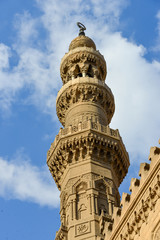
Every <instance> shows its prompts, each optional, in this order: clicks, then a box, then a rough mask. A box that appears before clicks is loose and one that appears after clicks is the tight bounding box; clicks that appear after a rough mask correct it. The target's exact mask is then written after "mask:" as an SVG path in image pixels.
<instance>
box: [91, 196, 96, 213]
mask: <svg viewBox="0 0 160 240" xmlns="http://www.w3.org/2000/svg"><path fill="white" fill-rule="evenodd" d="M91 199H92V214H94V213H95V204H94V194H92V195H91Z"/></svg>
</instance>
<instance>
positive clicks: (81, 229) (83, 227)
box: [75, 222, 91, 236]
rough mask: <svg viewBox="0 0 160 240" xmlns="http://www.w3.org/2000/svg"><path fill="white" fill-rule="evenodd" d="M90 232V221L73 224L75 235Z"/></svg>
mask: <svg viewBox="0 0 160 240" xmlns="http://www.w3.org/2000/svg"><path fill="white" fill-rule="evenodd" d="M90 232H91V225H90V222H84V223H81V224H77V225H76V226H75V235H76V236H79V235H82V234H86V233H90Z"/></svg>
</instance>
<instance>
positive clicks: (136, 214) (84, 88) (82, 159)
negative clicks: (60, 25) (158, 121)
mask: <svg viewBox="0 0 160 240" xmlns="http://www.w3.org/2000/svg"><path fill="white" fill-rule="evenodd" d="M60 71H61V78H62V81H63V86H62V88H61V90H60V91H59V93H58V96H57V101H56V107H57V115H58V118H59V120H60V122H61V123H62V125H63V126H64V128H61V129H60V131H59V133H58V135H57V136H56V138H55V140H54V142H53V143H52V144H51V147H50V149H49V151H48V154H47V164H48V167H49V170H50V172H51V174H52V176H53V178H54V180H55V182H56V184H57V187H58V188H59V190H60V191H61V194H60V218H61V227H60V229H59V231H58V232H57V233H56V238H55V239H56V240H62V239H64V240H74V239H77V240H84V239H90V240H105V239H106V240H108V239H110V240H111V239H112V240H113V239H114V240H132V239H135V240H136V239H137V240H139V239H156V240H158V239H160V238H159V232H160V223H159V221H160V217H159V210H160V208H159V205H160V200H159V196H160V190H159V189H160V179H159V168H160V166H159V164H160V162H159V160H155V159H160V154H159V152H160V150H159V149H158V148H155V149H152V151H151V154H150V158H151V164H145V163H144V164H141V167H140V176H141V179H140V180H139V179H132V181H131V187H130V190H131V191H132V194H131V195H129V194H125V193H124V194H123V196H122V200H121V203H120V195H119V192H118V187H119V185H120V183H121V182H122V181H123V179H124V177H125V176H126V174H127V171H128V167H129V157H128V153H127V151H126V149H125V146H124V144H123V142H122V139H121V137H120V134H119V131H118V130H113V129H111V128H110V127H109V123H110V121H111V119H112V116H113V114H114V110H115V105H114V96H113V94H112V92H111V90H110V88H109V87H108V86H107V85H106V84H105V82H104V81H105V78H106V74H107V70H106V62H105V60H104V57H103V56H102V55H101V54H100V53H99V51H97V50H96V46H95V43H94V42H93V41H92V40H91V39H90V38H88V37H86V36H85V35H81V36H78V37H77V38H75V39H74V40H73V41H72V42H71V44H70V46H69V52H68V53H67V54H65V56H64V57H63V59H62V62H61V67H60ZM157 156H158V157H157ZM157 209H158V212H157ZM153 218H154V221H155V225H154V226H153V228H152V226H150V229H151V228H152V229H151V231H150V233H149V234H150V235H147V236H149V238H142V237H141V236H142V235H143V232H145V230H144V229H145V227H146V226H147V224H149V222H150V219H153ZM157 219H158V221H157Z"/></svg>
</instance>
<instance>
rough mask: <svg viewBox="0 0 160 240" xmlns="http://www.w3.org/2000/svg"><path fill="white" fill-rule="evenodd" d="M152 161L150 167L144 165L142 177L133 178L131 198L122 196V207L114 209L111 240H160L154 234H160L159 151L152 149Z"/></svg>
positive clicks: (127, 195) (124, 194) (141, 167)
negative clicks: (157, 232)
mask: <svg viewBox="0 0 160 240" xmlns="http://www.w3.org/2000/svg"><path fill="white" fill-rule="evenodd" d="M149 159H150V160H151V163H150V164H148V163H141V166H140V171H139V175H140V177H141V178H140V179H136V178H132V180H131V185H130V191H131V195H129V194H127V193H123V195H122V200H121V206H122V208H117V207H114V214H113V219H114V224H113V230H112V233H110V236H109V240H126V239H130V240H134V239H136V240H141V239H144V240H154V239H156V240H157V239H159V238H154V235H155V236H157V237H160V235H157V234H156V233H155V230H157V231H159V233H160V230H158V229H160V222H159V219H160V216H159V215H160V214H159V213H160V148H157V147H154V148H151V150H150V155H149ZM158 224H159V225H158ZM157 226H159V228H158V227H157ZM107 239H108V238H106V240H107Z"/></svg>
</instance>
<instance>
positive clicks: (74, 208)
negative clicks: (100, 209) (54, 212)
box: [73, 199, 77, 219]
mask: <svg viewBox="0 0 160 240" xmlns="http://www.w3.org/2000/svg"><path fill="white" fill-rule="evenodd" d="M73 218H74V219H76V218H77V208H76V199H73Z"/></svg>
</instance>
